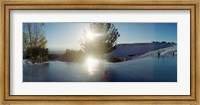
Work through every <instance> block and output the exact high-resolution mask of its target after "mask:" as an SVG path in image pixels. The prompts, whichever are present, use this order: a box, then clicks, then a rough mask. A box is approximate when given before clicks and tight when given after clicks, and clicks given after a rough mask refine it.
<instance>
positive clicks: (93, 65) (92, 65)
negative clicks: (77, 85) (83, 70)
mask: <svg viewBox="0 0 200 105" xmlns="http://www.w3.org/2000/svg"><path fill="white" fill-rule="evenodd" d="M86 64H87V68H88V73H89V74H90V75H93V74H94V72H95V71H96V70H97V69H98V64H99V60H97V59H95V58H93V57H88V58H87V60H86Z"/></svg>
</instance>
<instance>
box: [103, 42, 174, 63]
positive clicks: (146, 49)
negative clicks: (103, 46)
mask: <svg viewBox="0 0 200 105" xmlns="http://www.w3.org/2000/svg"><path fill="white" fill-rule="evenodd" d="M176 49H177V48H176V45H175V44H172V43H133V44H119V45H117V48H116V49H115V50H113V51H112V52H110V53H108V54H106V55H105V57H106V58H124V59H130V58H134V57H138V56H147V55H152V54H154V55H155V54H158V53H160V52H163V53H161V54H165V53H168V52H176ZM164 52H165V53H164Z"/></svg>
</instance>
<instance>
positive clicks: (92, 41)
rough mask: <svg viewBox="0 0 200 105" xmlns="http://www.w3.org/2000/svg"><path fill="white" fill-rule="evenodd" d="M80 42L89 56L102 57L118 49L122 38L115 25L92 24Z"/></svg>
mask: <svg viewBox="0 0 200 105" xmlns="http://www.w3.org/2000/svg"><path fill="white" fill-rule="evenodd" d="M82 36H83V37H82V39H81V41H80V44H81V48H82V50H83V51H84V52H85V53H86V54H89V55H92V56H97V57H102V55H103V54H105V53H108V52H110V51H112V50H113V49H115V48H116V45H117V38H118V37H119V36H120V34H119V32H118V30H117V29H116V28H115V26H114V24H111V23H90V26H89V29H87V30H84V32H83V34H82Z"/></svg>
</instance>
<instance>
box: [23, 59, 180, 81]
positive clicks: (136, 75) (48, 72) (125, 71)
mask: <svg viewBox="0 0 200 105" xmlns="http://www.w3.org/2000/svg"><path fill="white" fill-rule="evenodd" d="M176 81H177V57H176V56H162V57H159V58H158V57H145V58H139V59H135V60H129V61H125V62H119V63H108V62H101V63H99V64H98V66H96V67H93V68H92V69H91V67H88V65H87V64H85V63H72V62H61V61H49V62H45V63H40V64H30V65H29V64H24V65H23V82H176Z"/></svg>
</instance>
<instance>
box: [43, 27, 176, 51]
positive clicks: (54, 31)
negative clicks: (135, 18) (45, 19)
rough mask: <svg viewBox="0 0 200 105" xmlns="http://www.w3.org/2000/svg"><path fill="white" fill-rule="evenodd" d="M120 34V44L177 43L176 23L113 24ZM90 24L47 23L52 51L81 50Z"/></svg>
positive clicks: (46, 28)
mask: <svg viewBox="0 0 200 105" xmlns="http://www.w3.org/2000/svg"><path fill="white" fill-rule="evenodd" d="M113 24H114V25H115V27H116V28H117V29H118V32H119V33H120V37H119V38H118V44H119V43H144V42H152V41H167V42H177V24H176V23H113ZM88 26H89V23H46V24H45V32H46V38H47V41H48V42H47V47H48V48H49V49H50V50H66V49H80V44H79V41H80V39H81V34H82V33H83V31H84V29H86V28H87V27H88Z"/></svg>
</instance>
